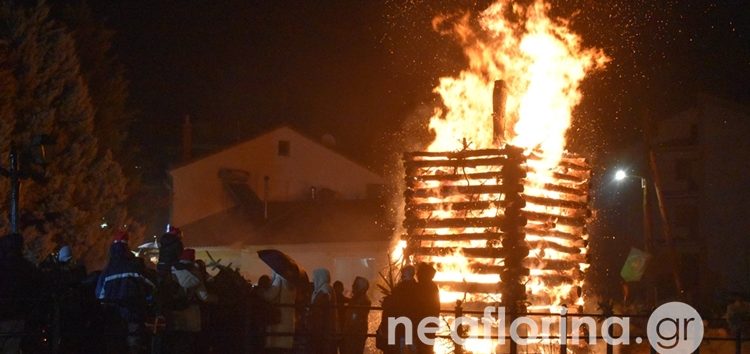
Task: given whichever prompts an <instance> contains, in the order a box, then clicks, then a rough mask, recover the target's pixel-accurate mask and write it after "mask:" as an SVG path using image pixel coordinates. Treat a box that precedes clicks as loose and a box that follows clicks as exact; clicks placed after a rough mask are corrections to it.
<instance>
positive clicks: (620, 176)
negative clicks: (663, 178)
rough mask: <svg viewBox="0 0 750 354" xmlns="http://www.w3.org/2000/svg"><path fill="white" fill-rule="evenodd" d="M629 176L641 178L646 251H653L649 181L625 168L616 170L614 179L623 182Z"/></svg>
mask: <svg viewBox="0 0 750 354" xmlns="http://www.w3.org/2000/svg"><path fill="white" fill-rule="evenodd" d="M628 178H638V179H640V180H641V192H642V196H641V198H642V200H641V203H642V204H643V238H644V248H645V251H646V252H651V215H650V213H649V211H648V210H649V208H648V183H647V182H646V178H645V177H641V176H638V175H631V174H628V173H627V171H625V170H622V169H620V170H617V172H615V177H614V180H615V181H616V182H622V181H624V180H626V179H628Z"/></svg>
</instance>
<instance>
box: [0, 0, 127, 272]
mask: <svg viewBox="0 0 750 354" xmlns="http://www.w3.org/2000/svg"><path fill="white" fill-rule="evenodd" d="M0 18H1V19H2V23H3V24H4V26H2V27H1V28H0V39H2V41H3V42H4V43H7V46H6V47H4V48H2V49H3V53H2V57H3V58H7V60H5V61H4V64H5V65H3V67H7V68H10V71H11V75H12V79H13V81H15V95H11V96H4V97H12V99H11V100H10V103H9V104H10V106H11V108H10V110H11V113H10V115H11V117H10V119H9V120H7V118H4V121H9V122H10V127H11V128H10V133H11V134H12V135H11V136H10V139H7V140H6V139H3V142H4V145H3V146H2V148H3V153H4V154H3V155H4V156H7V155H5V153H7V151H8V146H9V145H8V141H13V142H14V143H15V144H17V145H19V146H21V148H24V147H25V146H27V145H28V143H29V142H30V141H31V140H32V138H33V137H34V136H37V135H40V134H47V135H50V136H53V137H54V139H55V145H54V146H53V147H52V148H50V149H48V153H49V156H48V160H47V162H46V164H45V165H44V171H45V173H46V179H45V180H44V181H43V183H40V182H26V183H25V184H24V186H23V189H22V194H21V214H20V215H21V227H22V229H21V231H22V233H23V235H24V238H25V240H26V244H27V246H28V247H29V248H30V250H32V251H33V253H35V254H36V255H45V254H49V253H50V252H51V251H52V250H54V249H55V248H57V247H59V246H60V245H61V244H70V245H71V246H72V247H73V248H74V250H75V254H78V255H83V256H84V258H86V259H87V260H89V261H96V260H101V258H103V257H104V256H105V255H106V245H107V244H108V242H107V241H108V239H109V231H107V230H103V229H102V228H101V227H100V224H101V223H102V220H107V222H108V223H109V224H111V225H123V224H124V223H125V218H126V212H125V210H124V209H123V208H122V203H123V202H124V200H125V185H126V179H125V178H124V177H123V174H122V171H121V168H120V166H119V164H118V163H117V162H116V161H115V160H114V158H113V156H112V153H111V152H110V151H109V150H107V149H105V148H102V147H101V146H100V145H99V141H98V139H97V137H96V136H95V135H94V131H95V129H94V125H95V124H94V116H95V112H96V109H95V107H94V106H93V105H92V100H91V97H90V95H89V89H88V86H87V85H86V81H85V80H84V78H83V76H82V74H81V70H80V65H79V60H78V57H77V55H76V49H75V42H74V39H73V37H72V36H71V35H70V34H69V33H68V32H67V31H66V29H65V27H63V26H62V25H61V24H59V23H57V22H56V21H55V20H53V19H52V18H51V17H50V15H49V9H48V7H47V6H46V5H44V4H43V3H41V4H37V5H35V6H31V7H23V6H16V5H13V4H9V3H4V4H3V5H2V6H1V7H0ZM0 80H1V79H0ZM0 103H1V102H0ZM0 129H2V127H0ZM5 129H6V130H5V132H2V131H0V134H8V131H7V127H6V128H5ZM4 185H5V184H4ZM4 188H7V187H5V186H4ZM5 208H7V205H3V210H4V209H5ZM5 225H6V224H4V226H3V229H4V230H2V231H6V232H7V226H5Z"/></svg>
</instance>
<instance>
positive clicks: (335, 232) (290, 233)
mask: <svg viewBox="0 0 750 354" xmlns="http://www.w3.org/2000/svg"><path fill="white" fill-rule="evenodd" d="M268 214H269V218H268V220H263V217H262V212H261V213H257V210H256V211H254V212H253V211H248V210H243V209H242V208H240V207H234V208H231V209H228V210H225V211H223V212H220V213H216V214H214V215H211V216H208V217H205V218H203V219H200V220H198V221H195V222H193V223H190V224H188V225H182V226H181V229H182V230H183V233H184V235H185V243H186V244H187V245H188V246H191V247H201V246H232V247H242V246H247V245H264V244H304V243H326V242H357V241H386V240H388V239H389V237H390V236H391V234H392V227H391V225H389V224H388V223H387V222H386V217H385V212H384V208H383V207H382V206H381V205H380V203H379V202H378V201H376V200H329V201H321V200H308V201H300V202H283V203H281V202H280V203H269V210H268Z"/></svg>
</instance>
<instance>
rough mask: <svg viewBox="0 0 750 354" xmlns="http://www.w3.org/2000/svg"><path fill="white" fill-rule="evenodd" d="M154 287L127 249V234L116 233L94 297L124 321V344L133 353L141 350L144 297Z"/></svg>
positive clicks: (145, 303) (144, 313) (144, 312)
mask: <svg viewBox="0 0 750 354" xmlns="http://www.w3.org/2000/svg"><path fill="white" fill-rule="evenodd" d="M153 290H154V284H153V283H152V282H151V281H150V280H149V279H148V278H146V277H145V276H144V275H143V274H142V268H141V267H140V266H139V265H138V263H137V262H136V260H135V256H133V254H132V253H131V252H130V249H129V248H128V233H127V232H126V231H119V232H117V233H116V234H115V236H114V239H113V242H112V245H111V246H110V248H109V259H108V261H107V266H106V267H105V268H104V271H102V274H101V275H100V276H99V280H98V282H97V285H96V296H97V299H99V301H100V302H101V303H102V304H103V305H104V306H105V307H106V308H107V309H110V310H112V311H113V312H114V313H115V314H116V315H117V316H118V317H119V318H120V319H121V320H122V321H123V322H124V323H125V324H126V327H127V347H128V349H129V350H130V352H132V353H139V352H142V351H143V349H144V348H143V345H144V343H143V338H142V335H143V328H144V323H145V320H146V307H147V300H146V298H147V297H148V296H149V295H150V293H151V292H152V291H153ZM112 350H114V348H112Z"/></svg>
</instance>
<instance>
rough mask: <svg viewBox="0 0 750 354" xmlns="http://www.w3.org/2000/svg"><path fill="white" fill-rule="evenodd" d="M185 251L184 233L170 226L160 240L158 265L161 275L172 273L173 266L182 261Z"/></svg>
mask: <svg viewBox="0 0 750 354" xmlns="http://www.w3.org/2000/svg"><path fill="white" fill-rule="evenodd" d="M183 249H184V246H183V244H182V231H180V229H178V228H176V227H173V226H171V225H169V226H168V227H167V232H165V233H164V234H163V235H162V236H161V238H160V239H159V262H158V263H157V264H156V269H157V270H158V271H159V273H161V274H162V275H164V274H167V273H170V272H171V271H172V266H174V265H175V264H177V263H178V262H179V261H180V256H181V255H182V251H183Z"/></svg>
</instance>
